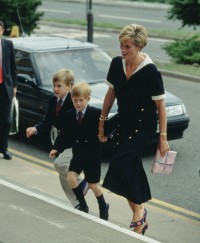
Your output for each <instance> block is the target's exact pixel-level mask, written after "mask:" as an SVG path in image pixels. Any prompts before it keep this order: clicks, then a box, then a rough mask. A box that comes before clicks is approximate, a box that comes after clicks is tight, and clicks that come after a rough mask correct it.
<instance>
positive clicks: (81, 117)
mask: <svg viewBox="0 0 200 243" xmlns="http://www.w3.org/2000/svg"><path fill="white" fill-rule="evenodd" d="M82 120H83V113H82V112H81V111H79V112H78V124H79V125H81V123H82Z"/></svg>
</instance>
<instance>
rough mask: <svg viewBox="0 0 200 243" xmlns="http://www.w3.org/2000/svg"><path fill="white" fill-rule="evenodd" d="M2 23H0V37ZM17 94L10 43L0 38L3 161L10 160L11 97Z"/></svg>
mask: <svg viewBox="0 0 200 243" xmlns="http://www.w3.org/2000/svg"><path fill="white" fill-rule="evenodd" d="M3 32H4V23H3V22H2V21H0V37H1V36H2V35H3ZM16 92H17V69H16V63H15V52H14V48H13V44H12V41H10V40H6V39H3V38H0V153H2V154H3V156H4V159H7V160H10V159H12V154H11V153H10V152H9V151H8V134H9V128H10V113H11V104H12V99H13V96H16Z"/></svg>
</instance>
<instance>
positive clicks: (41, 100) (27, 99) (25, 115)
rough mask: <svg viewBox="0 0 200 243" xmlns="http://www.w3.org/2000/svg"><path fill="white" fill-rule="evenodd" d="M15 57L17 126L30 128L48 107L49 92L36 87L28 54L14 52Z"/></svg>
mask: <svg viewBox="0 0 200 243" xmlns="http://www.w3.org/2000/svg"><path fill="white" fill-rule="evenodd" d="M15 57H16V65H17V74H18V86H17V98H18V101H19V125H26V126H28V125H31V126H32V125H35V123H37V122H38V121H40V120H41V119H42V118H43V116H44V114H45V112H46V109H47V106H48V100H49V92H46V91H45V90H43V89H41V87H39V85H38V81H37V76H36V72H35V70H34V66H33V62H32V59H31V55H30V53H28V52H25V51H21V50H16V52H15Z"/></svg>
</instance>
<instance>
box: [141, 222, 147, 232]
mask: <svg viewBox="0 0 200 243" xmlns="http://www.w3.org/2000/svg"><path fill="white" fill-rule="evenodd" d="M147 229H148V223H147V222H146V223H145V226H144V227H143V229H142V231H141V233H140V234H142V235H144V234H145V232H146V230H147Z"/></svg>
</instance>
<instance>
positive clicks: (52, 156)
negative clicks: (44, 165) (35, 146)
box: [49, 149, 58, 159]
mask: <svg viewBox="0 0 200 243" xmlns="http://www.w3.org/2000/svg"><path fill="white" fill-rule="evenodd" d="M57 153H58V150H55V149H52V150H51V151H50V153H49V157H50V158H52V159H53V158H55V157H56V155H57Z"/></svg>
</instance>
